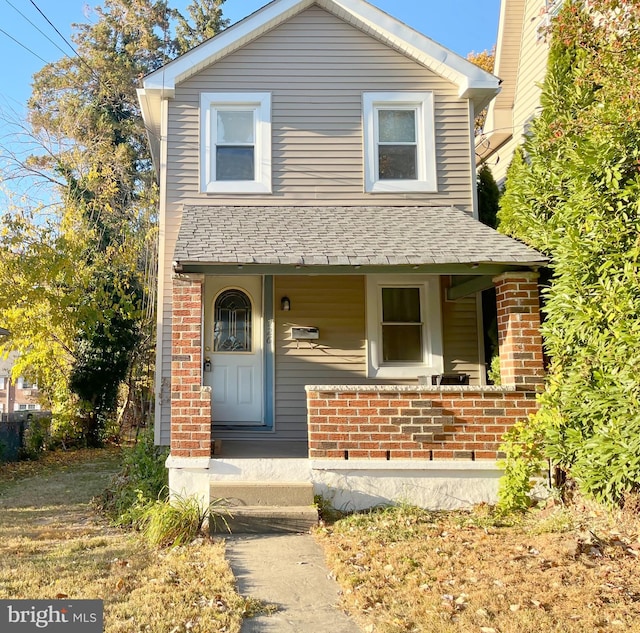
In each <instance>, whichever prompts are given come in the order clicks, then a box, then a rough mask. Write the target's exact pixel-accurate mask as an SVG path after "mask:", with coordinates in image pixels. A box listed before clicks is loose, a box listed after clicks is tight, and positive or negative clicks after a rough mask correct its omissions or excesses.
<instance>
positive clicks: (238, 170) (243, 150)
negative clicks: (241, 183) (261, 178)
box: [216, 146, 255, 180]
mask: <svg viewBox="0 0 640 633" xmlns="http://www.w3.org/2000/svg"><path fill="white" fill-rule="evenodd" d="M253 154H254V149H253V147H221V146H218V147H216V180H255V167H254V158H253Z"/></svg>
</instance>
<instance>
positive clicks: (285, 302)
mask: <svg viewBox="0 0 640 633" xmlns="http://www.w3.org/2000/svg"><path fill="white" fill-rule="evenodd" d="M280 309H281V310H282V311H283V312H289V310H291V301H290V300H289V297H282V299H280Z"/></svg>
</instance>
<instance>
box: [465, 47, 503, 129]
mask: <svg viewBox="0 0 640 633" xmlns="http://www.w3.org/2000/svg"><path fill="white" fill-rule="evenodd" d="M467 59H468V60H469V61H470V62H472V63H474V64H475V65H476V66H480V68H482V70H486V71H487V72H488V73H492V72H493V67H494V66H495V62H496V47H495V46H494V47H493V48H492V49H491V50H490V51H489V50H486V49H485V50H483V51H481V52H480V53H476V52H475V51H471V52H470V53H469V54H468V55H467ZM486 118H487V110H486V108H485V109H484V110H482V111H481V112H479V113H477V114H476V120H475V130H476V134H479V133H480V132H482V129H483V128H484V122H485V119H486Z"/></svg>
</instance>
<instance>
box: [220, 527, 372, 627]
mask: <svg viewBox="0 0 640 633" xmlns="http://www.w3.org/2000/svg"><path fill="white" fill-rule="evenodd" d="M226 543H227V560H228V561H229V564H230V565H231V568H232V569H233V573H234V574H235V576H236V578H237V581H238V591H239V592H240V593H241V594H242V595H243V596H252V597H254V598H258V599H260V600H263V601H264V602H268V603H270V604H275V605H277V606H278V611H276V612H275V613H273V614H270V615H260V616H257V617H255V618H250V619H248V620H245V622H244V624H243V625H242V633H326V632H327V631H331V633H361V629H360V628H359V627H358V626H356V624H355V623H354V622H353V620H351V619H350V618H349V617H348V616H347V615H345V614H344V613H343V612H342V611H341V610H340V609H339V607H338V606H337V605H338V602H339V588H338V584H337V583H336V581H335V580H333V579H331V578H330V577H329V570H328V569H327V567H326V566H325V563H324V556H323V552H322V548H321V547H320V545H318V544H317V543H316V542H315V541H314V539H313V537H312V536H311V535H310V534H256V535H254V534H251V535H249V534H247V535H241V534H239V535H234V536H230V537H227V539H226Z"/></svg>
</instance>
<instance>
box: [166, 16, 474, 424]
mask: <svg viewBox="0 0 640 633" xmlns="http://www.w3.org/2000/svg"><path fill="white" fill-rule="evenodd" d="M408 90H414V91H433V93H434V101H435V130H436V152H437V182H438V192H437V193H433V194H409V193H406V194H365V193H364V174H363V139H362V93H363V92H368V91H377V92H382V91H408ZM202 92H270V93H271V95H272V161H273V168H272V191H273V193H272V194H269V195H267V194H251V195H241V196H240V195H222V194H203V193H200V182H199V145H200V129H199V105H200V94H201V93H202ZM471 180H472V179H471V174H470V147H469V114H468V103H467V101H466V100H461V99H459V98H458V97H457V88H456V86H454V85H453V84H452V83H450V82H449V81H447V80H445V79H442V78H441V77H439V76H437V75H435V74H434V73H433V72H431V71H429V70H427V69H426V68H424V67H422V66H421V65H419V64H417V63H416V62H414V61H412V60H409V59H408V58H406V57H404V56H403V55H402V54H401V53H399V52H397V51H396V50H393V49H392V48H390V47H388V46H386V45H384V44H382V43H381V42H379V41H377V40H375V39H373V38H372V37H370V36H368V35H366V34H364V33H363V32H361V31H359V30H357V29H355V28H354V27H352V26H350V25H348V24H346V23H344V22H342V21H341V20H340V19H338V18H336V17H335V16H333V15H331V14H330V13H328V12H326V11H323V10H322V9H320V8H318V7H311V8H310V9H308V10H306V11H304V12H302V13H300V14H298V15H296V16H295V17H293V18H292V19H291V20H289V21H288V22H286V23H284V24H282V25H281V26H279V27H278V28H276V29H273V30H272V31H270V32H268V33H266V34H264V35H263V36H262V37H260V38H258V39H257V40H255V41H253V42H252V43H250V44H248V45H247V46H245V47H243V48H241V49H239V50H237V51H235V52H234V53H232V54H231V55H229V56H228V57H226V58H224V59H222V60H220V61H218V62H217V63H215V64H214V65H213V66H211V67H209V68H207V69H205V70H203V71H202V72H200V73H198V74H197V75H196V76H194V77H192V78H190V79H189V80H187V81H185V82H184V83H181V84H178V85H177V87H176V92H175V98H173V99H171V100H170V101H169V117H168V131H167V170H166V201H167V203H166V221H165V223H164V225H163V226H162V227H161V232H162V234H163V235H162V240H163V242H164V245H165V251H164V254H165V258H164V263H165V265H164V267H163V269H162V270H161V271H160V287H161V288H162V289H163V295H162V296H163V299H162V305H161V307H160V309H159V314H161V315H162V317H161V318H162V321H161V326H162V333H163V338H162V345H163V349H162V362H161V363H160V365H161V366H160V367H159V368H158V369H159V371H161V378H162V380H163V382H164V383H165V385H166V387H165V390H167V391H168V389H169V387H168V382H169V380H170V370H171V349H170V342H171V291H172V283H171V279H172V261H173V251H174V246H175V241H176V237H177V234H178V230H179V227H180V221H181V210H182V207H183V205H185V204H208V203H211V204H229V205H234V204H235V205H237V204H243V205H244V204H256V205H265V206H268V205H308V206H312V205H313V206H315V205H318V204H327V205H340V206H343V205H346V206H358V205H363V204H364V205H396V206H400V205H406V204H410V205H415V204H424V205H438V206H440V205H445V206H448V205H456V206H458V207H460V208H461V209H463V210H465V211H467V212H469V213H471V211H472V182H471ZM354 213H357V209H354ZM307 279H308V278H307ZM361 354H362V355H363V354H364V348H362V351H361ZM294 356H295V354H292V357H294ZM363 358H364V357H363ZM363 358H362V359H361V360H360V361H359V362H360V363H362V367H361V368H360V369H359V370H358V371H360V372H364V359H363ZM325 360H326V359H325ZM353 378H354V376H351V379H353ZM314 382H317V381H315V380H314ZM294 391H295V389H294ZM283 393H284V392H283ZM295 393H296V394H297V395H296V396H295V398H298V400H296V402H297V404H296V405H295V406H293V405H292V404H286V400H285V401H284V402H281V405H280V406H282V407H283V408H282V409H278V411H279V412H280V411H282V415H283V424H284V425H285V428H286V425H287V424H292V423H293V420H294V419H295V420H296V423H298V422H299V420H297V417H296V416H297V415H299V412H300V411H301V410H302V409H301V403H302V401H303V398H304V392H302V393H301V392H300V391H299V389H298V390H297V391H295ZM292 398H293V396H292ZM295 398H293V399H292V400H291V402H293V401H294V400H295ZM285 409H286V410H287V411H290V410H294V411H296V412H297V413H291V412H288V413H286V414H285V413H284V411H285ZM169 414H170V412H169V407H168V406H163V408H162V414H161V425H162V428H163V429H168V428H169V423H170V418H169ZM305 419H306V418H305Z"/></svg>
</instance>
